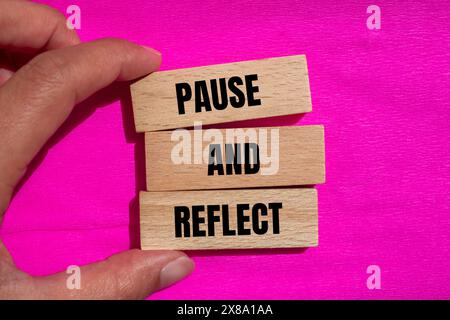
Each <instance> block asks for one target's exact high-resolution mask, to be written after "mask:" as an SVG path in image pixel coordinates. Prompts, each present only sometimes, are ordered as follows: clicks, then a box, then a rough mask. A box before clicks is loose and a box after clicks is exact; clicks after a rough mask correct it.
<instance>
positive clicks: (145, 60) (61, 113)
mask: <svg viewBox="0 0 450 320" xmlns="http://www.w3.org/2000/svg"><path fill="white" fill-rule="evenodd" d="M160 62H161V56H160V54H158V53H157V52H156V51H154V50H152V49H150V48H145V47H141V46H138V45H136V44H132V43H130V42H127V41H124V40H117V39H104V40H98V41H93V42H88V43H82V44H79V45H76V46H72V47H66V48H63V49H58V50H52V51H47V52H44V53H42V54H40V55H38V56H37V57H36V58H34V59H33V60H32V61H31V62H30V63H28V64H27V65H25V66H24V67H23V68H21V69H19V70H18V71H17V72H16V73H15V74H14V75H13V76H12V77H11V79H9V80H8V81H7V82H6V83H5V84H4V85H3V86H2V87H1V88H0V106H1V107H0V128H1V135H0V191H1V190H2V185H1V184H3V189H6V192H7V193H9V192H12V188H13V187H14V186H15V184H16V183H17V182H18V180H19V179H20V178H21V176H22V175H23V174H24V172H25V170H26V168H27V165H28V164H29V163H30V161H31V160H32V159H33V158H34V156H35V155H36V153H37V152H38V151H39V149H40V148H41V147H42V146H43V145H44V143H45V142H46V141H47V140H48V139H49V138H50V136H51V135H53V133H54V132H55V131H56V129H57V128H58V127H59V126H60V125H61V124H62V123H63V122H64V120H65V119H66V118H67V116H68V115H69V113H70V112H71V111H72V108H73V106H74V104H76V103H78V102H80V101H82V100H84V99H85V98H87V97H88V96H90V95H91V94H93V93H94V92H96V91H98V90H100V89H102V88H104V87H106V86H107V85H108V84H110V83H111V82H113V81H115V80H131V79H135V78H138V77H141V76H144V75H146V74H148V73H150V72H153V71H155V70H156V69H157V68H158V67H159V65H160ZM4 192H5V191H4ZM0 196H1V195H0ZM1 209H2V208H0V212H1ZM3 209H5V208H3Z"/></svg>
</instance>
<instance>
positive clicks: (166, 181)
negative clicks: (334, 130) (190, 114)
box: [145, 125, 325, 191]
mask: <svg viewBox="0 0 450 320" xmlns="http://www.w3.org/2000/svg"><path fill="white" fill-rule="evenodd" d="M212 130H214V131H212ZM230 130H237V131H234V132H235V133H236V132H239V131H240V130H242V131H241V133H243V134H244V135H245V136H246V137H247V138H246V139H245V141H247V142H255V143H258V146H259V154H260V158H261V159H262V160H265V162H266V163H263V161H261V164H260V169H259V171H258V172H256V173H254V174H245V171H244V167H245V165H244V164H242V165H241V166H239V167H240V168H241V170H242V172H241V174H235V172H233V174H227V172H226V170H224V172H223V174H222V175H219V174H218V170H215V171H214V173H213V174H212V175H208V160H209V159H208V158H201V157H202V154H201V153H202V152H203V153H208V152H209V150H210V148H211V144H212V142H211V140H208V139H205V138H204V137H207V136H208V132H217V131H218V132H220V134H221V135H222V136H223V137H224V141H225V137H226V136H227V134H228V135H231V136H232V137H234V136H237V135H235V134H232V131H230ZM186 132H189V135H188V137H190V139H191V140H190V143H188V146H189V147H190V149H191V150H190V151H191V152H190V153H189V155H188V159H187V160H188V161H189V163H187V164H186V163H175V162H174V161H173V160H172V158H171V157H172V150H175V147H177V146H179V145H180V144H181V141H184V142H186V141H185V140H184V139H185V138H183V139H179V138H178V137H177V136H176V135H175V133H177V132H174V131H158V132H147V133H146V134H145V149H146V175H147V190H148V191H164V190H166V191H167V190H201V189H232V188H245V187H272V186H295V185H297V186H298V185H312V184H319V183H323V182H325V159H324V158H325V157H324V128H323V126H320V125H314V126H292V127H273V128H243V129H220V130H219V129H207V130H198V131H196V133H195V134H194V130H189V131H186ZM172 134H174V135H173V136H172ZM212 135H213V134H212V133H211V134H210V135H209V136H212ZM239 136H243V135H242V134H241V135H239ZM202 137H203V138H202ZM259 137H261V138H259ZM263 137H267V139H264V138H263ZM277 137H278V138H277ZM172 140H174V141H172ZM205 140H206V141H205ZM231 141H232V144H233V143H236V142H238V141H239V139H234V140H231ZM277 141H279V142H278V143H276V142H277ZM266 142H268V143H266ZM213 143H214V144H215V143H216V142H214V141H213ZM266 145H267V146H266ZM194 146H201V147H200V148H195V147H194ZM220 146H221V154H222V158H221V159H222V161H223V163H224V165H223V167H226V161H227V159H226V156H225V155H226V150H225V143H221V144H220ZM239 146H240V150H241V161H242V162H244V160H245V157H244V151H245V148H244V147H243V146H242V144H240V145H239ZM264 146H266V147H264ZM264 155H266V156H264ZM196 159H201V160H202V161H201V163H195V160H196ZM213 160H215V162H217V158H213Z"/></svg>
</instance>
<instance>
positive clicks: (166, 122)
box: [131, 55, 312, 132]
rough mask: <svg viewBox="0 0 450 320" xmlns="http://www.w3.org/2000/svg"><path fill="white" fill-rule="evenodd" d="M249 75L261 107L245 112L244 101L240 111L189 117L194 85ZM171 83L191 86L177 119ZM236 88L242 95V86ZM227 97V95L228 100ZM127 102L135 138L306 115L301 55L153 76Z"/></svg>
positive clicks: (133, 88)
mask: <svg viewBox="0 0 450 320" xmlns="http://www.w3.org/2000/svg"><path fill="white" fill-rule="evenodd" d="M250 74H256V75H257V77H258V79H257V80H256V81H254V82H253V84H254V85H256V86H258V92H256V93H255V98H257V99H260V100H261V105H257V106H248V99H246V100H245V104H244V106H242V107H240V108H234V107H232V106H230V105H228V107H226V108H225V109H224V110H216V109H214V107H213V108H212V110H211V111H209V112H205V111H203V112H198V113H196V112H194V100H195V99H196V98H195V91H194V88H193V87H194V83H195V82H196V81H202V80H204V81H206V82H207V83H209V81H210V80H212V79H217V81H218V79H220V78H226V79H229V78H230V77H240V78H241V79H244V77H245V75H250ZM177 83H189V84H190V85H191V86H192V99H191V100H190V101H188V102H186V103H185V114H179V110H178V102H177V94H176V89H175V87H176V84H177ZM218 87H219V85H218ZM240 87H241V88H242V89H243V90H245V83H244V85H242V86H240ZM232 95H233V94H232V93H230V92H228V97H230V96H232ZM131 96H132V101H133V111H134V121H135V125H136V131H138V132H144V131H154V130H161V129H173V128H181V127H192V126H194V121H202V122H203V124H213V123H223V122H229V121H236V120H246V119H256V118H265V117H272V116H281V115H288V114H297V113H304V112H310V111H311V108H312V107H311V97H310V90H309V81H308V70H307V65H306V57H305V56H304V55H297V56H288V57H282V58H270V59H262V60H254V61H245V62H236V63H227V64H221V65H212V66H206V67H196V68H191V69H179V70H171V71H161V72H155V73H152V74H150V75H149V76H147V77H145V78H143V79H142V80H140V81H138V82H136V83H134V84H132V85H131ZM209 96H210V97H211V90H210V87H209ZM197 100H198V98H197Z"/></svg>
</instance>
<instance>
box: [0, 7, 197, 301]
mask: <svg viewBox="0 0 450 320" xmlns="http://www.w3.org/2000/svg"><path fill="white" fill-rule="evenodd" d="M30 58H31V60H30ZM160 62H161V56H160V54H159V53H158V52H156V51H154V50H153V49H150V48H146V47H141V46H138V45H135V44H132V43H130V42H127V41H124V40H118V39H102V40H97V41H92V42H87V43H80V41H79V39H78V36H77V35H76V33H75V32H74V31H72V30H69V29H68V28H67V27H66V20H65V18H64V16H63V15H62V14H60V13H58V12H57V11H56V10H53V9H51V8H49V7H46V6H43V5H40V4H36V3H31V2H27V1H18V0H16V1H14V0H0V221H1V218H2V217H3V214H4V213H5V211H6V209H7V207H8V204H9V201H10V199H11V195H12V194H13V191H14V188H15V186H16V184H17V183H18V182H19V180H20V179H21V177H22V176H23V175H24V173H25V172H26V170H27V166H28V165H29V163H30V162H31V160H32V159H33V158H34V157H35V156H36V154H37V153H38V151H39V150H40V149H41V148H42V146H43V145H44V144H45V142H46V141H47V140H48V139H49V138H50V137H51V136H52V135H53V133H54V132H55V131H56V130H57V129H58V127H59V126H60V125H61V124H62V123H63V122H64V121H65V119H66V118H67V117H68V115H69V114H70V112H71V111H72V109H73V106H74V105H75V104H77V103H79V102H80V101H82V100H84V99H85V98H87V97H88V96H90V95H91V94H93V93H95V92H96V91H98V90H100V89H102V88H104V87H106V86H108V85H109V84H110V83H112V82H113V81H116V80H118V81H127V80H132V79H135V78H138V77H141V76H144V75H146V74H148V73H151V72H153V71H155V70H156V69H157V68H158V67H159V65H160ZM193 267H194V265H193V262H192V261H191V260H190V259H189V258H188V257H187V256H186V255H185V254H183V253H182V252H177V251H141V250H137V249H134V250H129V251H126V252H122V253H119V254H116V255H114V256H112V257H110V258H109V259H107V260H105V261H102V262H98V263H94V264H90V265H86V266H83V267H81V276H82V279H83V281H82V288H81V289H80V290H69V289H67V288H66V279H67V274H66V273H65V272H62V273H58V274H54V275H50V276H46V277H32V276H30V275H27V274H25V273H24V272H22V271H20V270H19V269H17V268H16V267H15V265H14V263H13V261H12V259H11V256H10V255H9V253H8V251H7V249H6V248H5V246H4V245H3V243H2V242H1V241H0V299H71V298H73V299H140V298H145V297H146V296H148V295H149V294H150V293H152V292H154V291H156V290H159V289H161V288H164V287H167V286H169V285H171V284H173V283H174V282H176V281H178V280H181V279H182V278H184V277H185V276H187V275H188V274H189V273H190V272H191V271H192V270H193Z"/></svg>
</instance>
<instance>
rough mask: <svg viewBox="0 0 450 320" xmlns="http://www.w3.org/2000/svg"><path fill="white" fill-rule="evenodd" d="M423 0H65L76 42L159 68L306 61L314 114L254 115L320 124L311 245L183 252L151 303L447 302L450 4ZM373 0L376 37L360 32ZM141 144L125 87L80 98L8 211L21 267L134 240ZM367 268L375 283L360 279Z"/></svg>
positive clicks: (48, 268)
mask: <svg viewBox="0 0 450 320" xmlns="http://www.w3.org/2000/svg"><path fill="white" fill-rule="evenodd" d="M46 2H47V3H48V4H51V5H53V6H55V7H56V8H58V9H60V10H61V11H65V8H66V7H67V6H68V5H70V4H73V2H72V1H57V0H48V1H46ZM422 2H425V1H409V2H406V1H402V2H401V3H400V2H399V1H381V0H380V1H375V2H374V3H372V2H367V1H356V0H355V1H345V3H344V2H341V1H334V0H333V1H285V2H283V3H278V4H275V3H274V2H271V1H259V2H254V3H251V4H250V3H248V4H245V3H243V1H235V2H233V3H232V2H228V1H198V2H191V3H190V2H189V1H161V2H152V1H119V0H107V1H106V0H102V1H88V0H77V1H76V2H75V3H76V4H77V5H79V6H80V7H81V13H82V29H81V30H80V31H79V34H80V36H81V38H82V39H83V40H85V41H88V40H92V39H96V38H100V37H106V36H117V37H123V38H127V39H129V40H132V41H136V42H138V43H141V44H147V45H151V46H154V47H155V48H157V49H159V50H160V51H162V53H163V60H164V62H163V65H162V67H161V69H163V70H168V69H177V68H183V67H192V66H200V65H209V64H217V63H224V62H232V61H240V60H248V59H258V58H266V57H276V56H284V55H292V54H306V55H307V58H308V67H309V72H310V81H311V92H312V102H313V109H314V111H313V112H312V113H310V114H306V115H305V116H303V117H301V118H300V117H298V116H290V117H281V118H278V119H269V120H264V121H253V122H251V124H253V125H260V124H264V125H272V124H273V125H292V124H300V125H305V124H324V125H325V132H326V162H327V183H326V184H324V185H320V186H318V187H317V188H318V190H319V230H320V231H319V237H320V246H319V247H317V248H311V249H307V250H272V251H270V250H259V251H258V250H244V251H211V252H192V253H190V255H191V256H192V257H193V258H194V260H195V262H196V264H197V269H196V271H195V272H194V274H193V275H192V276H191V277H189V278H188V279H187V280H185V281H183V282H181V283H179V284H177V285H175V286H173V287H171V288H169V289H166V290H164V291H162V292H159V293H157V294H155V295H154V296H153V298H155V299H166V298H175V299H179V298H187V299H203V298H214V299H216V298H224V299H228V298H252V299H253V298H255V299H272V298H280V299H284V298H292V299H299V298H300V299H303V298H312V299H317V298H339V299H340V298H368V299H372V298H374V299H379V298H450V288H449V285H450V269H449V268H448V266H449V262H450V252H449V240H450V219H449V218H450V209H449V200H448V198H449V190H450V179H449V172H450V165H449V163H450V152H449V147H450V143H449V136H450V127H449V124H450V110H449V107H450V103H449V102H450V99H449V97H450V94H449V88H450V80H449V79H450V55H449V48H450V18H449V14H448V13H449V12H450V4H449V3H446V2H443V1H426V3H422ZM370 4H377V5H378V6H380V7H381V11H382V15H381V17H382V29H381V30H380V31H372V30H368V29H367V28H366V17H367V16H368V14H366V8H367V6H368V5H370ZM56 142H57V143H56ZM142 142H143V139H142V136H141V135H138V134H136V133H134V127H133V121H132V113H131V106H130V98H129V94H128V91H127V87H126V86H123V85H122V86H115V87H113V88H110V89H107V90H104V91H103V92H101V93H100V94H98V95H96V96H95V97H93V98H91V99H89V100H88V101H86V102H84V103H82V104H80V105H79V106H78V107H77V109H76V111H75V112H74V114H73V115H72V116H71V118H70V119H69V121H68V123H67V124H66V125H65V126H64V127H63V128H62V129H61V130H60V131H59V132H58V134H57V135H56V137H55V139H53V141H51V142H50V143H49V146H48V147H47V148H46V149H45V151H44V153H42V154H41V156H40V157H39V159H38V160H37V161H36V163H35V165H34V166H33V170H32V171H33V172H32V175H31V176H29V177H27V179H26V180H25V182H24V183H23V185H22V187H21V188H20V190H19V192H18V193H17V194H16V196H15V198H14V200H13V201H12V203H11V206H10V208H9V210H8V212H7V214H6V216H5V219H4V224H3V226H2V229H1V237H2V239H3V240H4V242H5V244H6V245H7V247H8V248H9V249H10V251H11V253H12V255H13V257H14V259H15V261H16V262H17V264H18V265H19V267H20V268H22V269H23V270H25V271H27V272H30V273H32V274H34V275H44V274H49V273H53V272H56V271H62V270H65V268H66V267H67V266H68V265H69V264H85V263H89V262H93V261H96V260H99V259H103V258H105V257H107V256H109V255H111V254H113V253H115V252H119V251H121V250H125V249H128V248H130V247H133V246H134V247H135V246H136V245H137V243H138V232H137V231H138V229H137V226H138V216H137V206H136V198H135V197H136V195H137V191H138V190H141V189H144V175H145V173H144V164H143V162H144V155H143V144H142ZM44 156H45V158H44ZM372 264H376V265H379V266H380V267H381V272H382V276H381V277H382V278H381V285H382V289H381V290H368V289H367V287H366V279H367V274H366V268H367V266H369V265H372Z"/></svg>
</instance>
